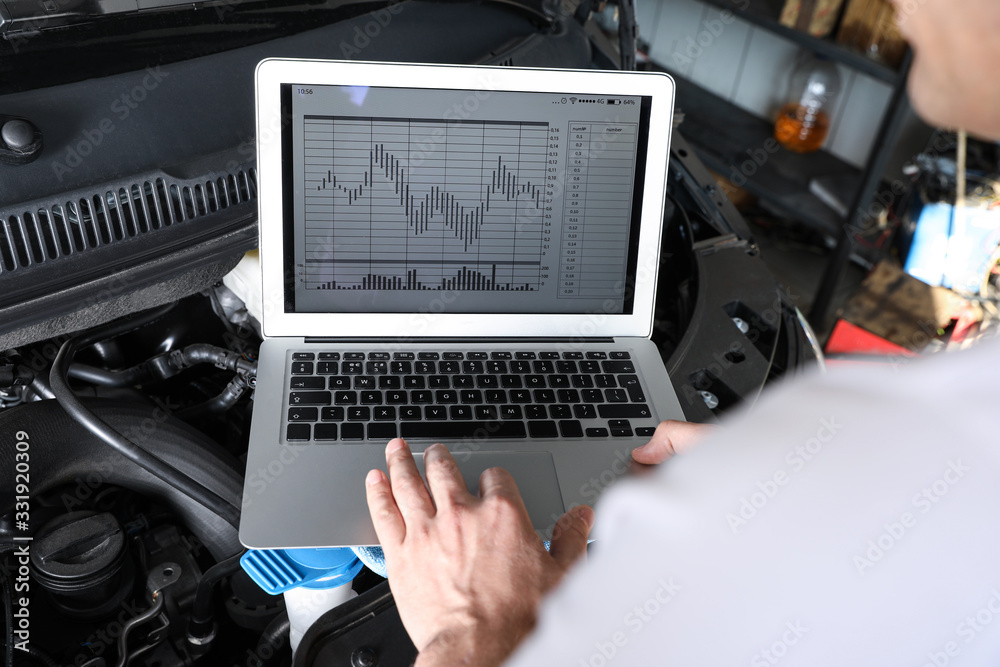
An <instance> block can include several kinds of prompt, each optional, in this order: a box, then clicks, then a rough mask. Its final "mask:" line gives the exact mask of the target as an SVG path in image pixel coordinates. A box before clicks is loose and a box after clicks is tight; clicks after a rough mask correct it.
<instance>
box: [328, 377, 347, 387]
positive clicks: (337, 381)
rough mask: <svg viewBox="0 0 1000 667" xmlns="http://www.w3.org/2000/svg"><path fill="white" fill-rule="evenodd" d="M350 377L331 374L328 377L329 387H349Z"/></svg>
mask: <svg viewBox="0 0 1000 667" xmlns="http://www.w3.org/2000/svg"><path fill="white" fill-rule="evenodd" d="M350 388H351V378H349V377H346V376H344V375H333V376H331V377H330V389H350Z"/></svg>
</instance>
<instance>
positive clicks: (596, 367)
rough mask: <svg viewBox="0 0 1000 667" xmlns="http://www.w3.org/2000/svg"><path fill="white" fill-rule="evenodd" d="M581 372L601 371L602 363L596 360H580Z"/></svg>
mask: <svg viewBox="0 0 1000 667" xmlns="http://www.w3.org/2000/svg"><path fill="white" fill-rule="evenodd" d="M580 372H581V373H600V372H601V365H600V364H599V363H597V362H596V361H581V362H580Z"/></svg>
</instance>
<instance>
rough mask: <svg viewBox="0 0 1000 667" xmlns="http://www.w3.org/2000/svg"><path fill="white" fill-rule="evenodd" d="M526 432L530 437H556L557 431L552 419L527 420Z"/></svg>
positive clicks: (557, 435)
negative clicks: (540, 420) (542, 420)
mask: <svg viewBox="0 0 1000 667" xmlns="http://www.w3.org/2000/svg"><path fill="white" fill-rule="evenodd" d="M528 433H529V434H531V437H532V438H557V437H559V431H558V430H557V429H556V423H555V422H553V421H544V422H528Z"/></svg>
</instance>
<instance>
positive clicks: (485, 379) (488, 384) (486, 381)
mask: <svg viewBox="0 0 1000 667" xmlns="http://www.w3.org/2000/svg"><path fill="white" fill-rule="evenodd" d="M476 386H477V387H479V388H480V389H494V388H496V387H498V386H499V384H498V383H497V376H496V375H477V376H476Z"/></svg>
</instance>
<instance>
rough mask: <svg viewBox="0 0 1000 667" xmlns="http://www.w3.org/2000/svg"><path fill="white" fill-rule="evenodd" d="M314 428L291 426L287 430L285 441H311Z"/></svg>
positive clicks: (305, 425) (304, 425) (306, 425)
mask: <svg viewBox="0 0 1000 667" xmlns="http://www.w3.org/2000/svg"><path fill="white" fill-rule="evenodd" d="M310 433H312V427H311V426H310V425H309V424H289V425H288V427H287V428H286V429H285V439H286V440H288V441H289V442H304V441H307V440H309V435H310Z"/></svg>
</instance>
